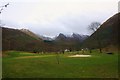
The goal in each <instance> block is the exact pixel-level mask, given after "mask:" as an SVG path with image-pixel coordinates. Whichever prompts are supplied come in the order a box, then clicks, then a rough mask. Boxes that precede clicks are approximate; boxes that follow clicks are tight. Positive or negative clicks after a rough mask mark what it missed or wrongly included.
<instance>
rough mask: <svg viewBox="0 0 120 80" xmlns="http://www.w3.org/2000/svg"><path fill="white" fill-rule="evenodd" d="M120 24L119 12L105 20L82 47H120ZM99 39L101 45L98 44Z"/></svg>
mask: <svg viewBox="0 0 120 80" xmlns="http://www.w3.org/2000/svg"><path fill="white" fill-rule="evenodd" d="M119 25H120V13H117V14H115V15H113V16H112V17H110V18H109V19H108V20H107V21H105V22H104V23H103V24H102V25H101V26H100V27H99V29H98V30H97V31H96V32H94V33H93V34H92V35H91V36H90V37H89V38H87V39H86V40H85V41H84V42H83V43H82V47H83V48H85V47H87V48H92V49H94V48H99V47H101V48H104V49H105V48H107V49H109V48H110V47H111V46H112V47H114V48H115V49H116V50H117V49H118V26H119ZM98 40H99V42H100V45H99V44H98Z"/></svg>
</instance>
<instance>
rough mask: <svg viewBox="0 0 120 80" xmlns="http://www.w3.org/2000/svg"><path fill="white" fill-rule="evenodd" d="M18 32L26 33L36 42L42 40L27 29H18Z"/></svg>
mask: <svg viewBox="0 0 120 80" xmlns="http://www.w3.org/2000/svg"><path fill="white" fill-rule="evenodd" d="M20 31H22V32H24V33H26V34H27V35H29V36H31V37H34V38H36V39H38V40H42V39H41V38H40V37H39V36H37V34H35V33H33V32H32V31H30V30H28V29H20Z"/></svg>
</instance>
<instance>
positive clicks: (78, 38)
mask: <svg viewBox="0 0 120 80" xmlns="http://www.w3.org/2000/svg"><path fill="white" fill-rule="evenodd" d="M86 38H88V35H80V34H77V33H73V34H72V35H64V34H62V33H60V34H59V35H58V36H57V37H56V38H55V40H56V41H73V40H74V41H78V42H82V41H84V40H85V39H86Z"/></svg>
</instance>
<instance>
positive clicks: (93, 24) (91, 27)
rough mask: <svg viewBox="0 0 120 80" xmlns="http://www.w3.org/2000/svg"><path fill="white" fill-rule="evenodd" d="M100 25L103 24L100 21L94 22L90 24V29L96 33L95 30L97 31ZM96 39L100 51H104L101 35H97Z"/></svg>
mask: <svg viewBox="0 0 120 80" xmlns="http://www.w3.org/2000/svg"><path fill="white" fill-rule="evenodd" d="M100 25H101V23H100V22H92V23H91V24H90V25H89V26H88V30H89V31H91V32H92V33H94V32H95V31H97V29H98V28H99V27H100ZM98 35H99V32H98ZM96 40H97V44H98V46H99V51H100V53H102V49H101V41H100V36H96Z"/></svg>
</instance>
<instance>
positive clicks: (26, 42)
mask: <svg viewBox="0 0 120 80" xmlns="http://www.w3.org/2000/svg"><path fill="white" fill-rule="evenodd" d="M40 44H42V41H41V40H38V39H36V38H35V37H32V36H30V35H27V34H26V33H23V32H22V31H20V30H18V29H11V28H4V27H2V50H3V51H4V50H22V51H33V50H34V49H35V48H37V47H38V46H39V45H40Z"/></svg>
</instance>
